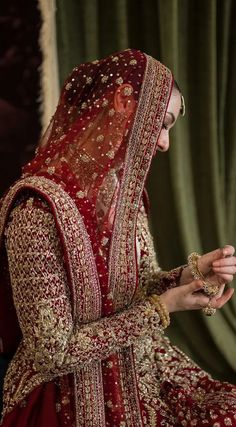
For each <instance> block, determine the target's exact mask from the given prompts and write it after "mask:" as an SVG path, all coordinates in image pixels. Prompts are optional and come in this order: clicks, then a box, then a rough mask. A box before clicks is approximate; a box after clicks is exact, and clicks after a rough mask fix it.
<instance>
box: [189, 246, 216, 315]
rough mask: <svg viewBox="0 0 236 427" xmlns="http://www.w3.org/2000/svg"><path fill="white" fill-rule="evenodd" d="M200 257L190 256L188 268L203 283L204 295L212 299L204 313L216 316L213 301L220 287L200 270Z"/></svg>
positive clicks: (196, 255) (196, 254)
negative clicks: (208, 279) (209, 280)
mask: <svg viewBox="0 0 236 427" xmlns="http://www.w3.org/2000/svg"><path fill="white" fill-rule="evenodd" d="M200 257H201V255H199V254H198V253H197V252H192V253H191V254H190V255H189V256H188V266H189V268H190V271H191V273H192V275H193V277H194V279H196V280H201V281H202V283H203V290H204V293H205V294H206V295H207V296H208V297H209V298H210V301H209V303H208V304H207V306H206V307H205V308H203V309H202V311H203V313H204V314H206V315H207V316H212V314H215V312H216V309H215V308H213V307H212V306H211V299H212V297H214V296H215V295H217V293H218V291H219V286H218V285H216V284H214V283H210V282H208V281H207V280H206V278H205V277H204V275H203V274H202V272H201V271H200V270H199V267H198V260H199V258H200Z"/></svg>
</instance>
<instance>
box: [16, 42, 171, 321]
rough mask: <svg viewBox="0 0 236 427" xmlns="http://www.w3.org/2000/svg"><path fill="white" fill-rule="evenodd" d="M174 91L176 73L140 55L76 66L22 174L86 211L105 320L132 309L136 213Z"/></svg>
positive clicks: (130, 53)
mask: <svg viewBox="0 0 236 427" xmlns="http://www.w3.org/2000/svg"><path fill="white" fill-rule="evenodd" d="M123 84H129V85H131V86H132V89H131V90H130V91H129V90H128V93H127V97H130V98H133V99H134V100H135V109H134V112H133V114H131V115H130V116H127V115H125V114H123V113H119V112H116V110H115V108H114V94H115V91H116V90H117V88H119V87H121V88H122V87H123ZM171 87H172V75H171V73H170V71H169V70H168V69H167V68H166V67H165V66H163V65H162V64H161V63H160V62H158V61H156V60H155V59H153V58H151V57H150V56H147V55H145V54H144V53H142V52H140V51H137V50H132V49H127V50H125V51H123V52H120V53H117V54H114V55H111V56H109V57H108V58H105V59H102V60H100V61H94V62H91V63H86V64H82V65H80V66H79V67H76V68H75V69H74V70H73V72H72V74H71V75H70V76H69V78H68V79H67V81H66V83H65V85H64V88H63V90H62V93H61V97H60V101H59V104H58V107H57V110H56V113H55V115H54V116H53V118H52V120H51V123H50V125H49V128H48V130H47V132H46V134H45V136H44V138H43V139H42V141H41V145H40V148H39V149H38V152H37V154H36V156H35V158H34V159H33V160H32V162H30V163H29V164H28V165H27V166H26V167H25V168H24V172H25V175H27V176H28V175H32V174H37V175H44V176H47V177H49V178H50V179H53V178H55V180H56V181H57V182H63V185H64V188H65V190H66V191H68V193H69V194H70V196H71V197H72V198H73V200H74V201H75V203H76V205H77V207H78V209H79V210H80V211H81V210H83V207H84V209H85V210H84V221H85V226H86V229H87V231H88V234H89V235H90V236H92V239H91V240H92V244H93V249H94V254H95V256H96V258H97V266H98V269H99V265H102V267H101V270H102V271H99V273H100V278H101V285H102V287H103V292H102V293H103V295H104V297H103V298H104V301H103V308H102V312H103V315H107V314H110V313H112V312H113V311H114V310H117V309H121V308H123V307H124V306H125V305H129V304H130V303H131V300H132V297H133V295H134V292H135V289H136V284H137V265H136V253H135V252H136V249H135V229H136V220H137V213H138V209H139V205H140V200H141V197H142V194H143V190H144V184H145V180H146V177H147V173H148V170H149V168H150V163H151V160H152V157H153V153H154V151H155V148H156V143H157V140H158V136H159V133H160V131H161V127H162V123H163V119H164V115H165V111H166V108H167V105H168V100H169V96H170V92H171ZM124 90H125V89H124ZM126 90H127V88H126ZM104 269H105V270H106V271H104Z"/></svg>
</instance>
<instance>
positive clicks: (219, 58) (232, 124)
mask: <svg viewBox="0 0 236 427" xmlns="http://www.w3.org/2000/svg"><path fill="white" fill-rule="evenodd" d="M235 22H236V2H235V1H233V0H232V1H231V0H224V1H223V0H219V1H217V0H140V1H136V0H112V1H110V0H98V1H96V0H67V1H65V0H57V37H58V55H59V66H60V68H59V70H60V77H61V81H63V79H64V78H65V77H66V75H67V74H68V73H69V72H70V70H71V69H72V67H74V66H75V65H76V64H78V63H81V62H83V61H87V60H91V59H93V60H94V59H96V58H101V57H103V56H106V55H107V54H110V53H112V52H114V51H118V50H121V49H125V48H127V47H134V48H138V49H141V50H143V51H145V52H146V53H148V54H151V55H152V56H154V57H156V58H158V59H160V60H161V61H162V62H163V63H165V64H166V65H167V66H169V68H171V70H172V71H173V72H174V75H175V78H176V79H177V81H178V83H179V85H180V87H181V89H182V92H183V94H184V95H185V99H186V106H187V113H186V116H185V117H184V118H180V119H179V122H178V123H177V125H176V127H175V129H174V130H173V133H172V135H171V140H172V142H171V148H170V151H169V153H168V154H158V156H157V158H155V160H154V162H153V167H152V171H151V174H150V178H149V183H148V186H149V194H150V199H151V211H152V224H153V232H154V235H155V238H156V246H157V251H158V256H159V261H160V264H161V266H162V267H163V268H164V269H170V268H173V267H174V266H177V265H180V264H183V263H185V260H186V257H187V254H188V253H190V252H191V251H193V250H196V251H199V252H201V253H203V252H207V251H210V250H213V249H215V248H217V247H219V246H222V245H224V244H226V243H231V244H236V218H235V213H236V195H235V186H236V120H235V113H236V107H235V99H236V79H235V77H234V76H235V70H236V31H235V28H234V27H235ZM235 315H236V299H235V298H234V299H233V300H232V301H230V302H229V303H228V304H227V305H226V307H224V308H223V309H222V310H221V311H218V312H217V314H216V315H215V316H214V317H212V318H210V319H208V318H206V317H204V316H203V315H202V314H201V313H199V312H186V313H179V314H178V315H174V316H173V322H172V326H171V328H170V330H169V334H170V336H171V339H172V341H174V342H175V343H176V344H177V345H178V346H180V347H181V348H182V349H183V350H184V351H186V352H187V353H188V354H189V355H190V356H191V357H192V358H193V359H195V360H196V361H197V362H198V363H199V364H200V365H201V366H202V367H203V368H204V369H206V370H208V371H210V372H211V373H212V374H213V375H214V376H215V377H218V378H220V379H228V380H229V381H231V382H236V345H235V338H236V320H235Z"/></svg>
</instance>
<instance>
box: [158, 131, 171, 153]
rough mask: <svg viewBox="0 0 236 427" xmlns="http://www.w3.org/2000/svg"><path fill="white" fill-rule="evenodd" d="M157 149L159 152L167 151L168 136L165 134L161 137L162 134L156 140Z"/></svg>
mask: <svg viewBox="0 0 236 427" xmlns="http://www.w3.org/2000/svg"><path fill="white" fill-rule="evenodd" d="M157 147H158V150H159V151H162V152H165V151H168V149H169V134H168V133H167V132H165V134H164V135H163V134H162V132H161V134H160V136H159V138H158V142H157Z"/></svg>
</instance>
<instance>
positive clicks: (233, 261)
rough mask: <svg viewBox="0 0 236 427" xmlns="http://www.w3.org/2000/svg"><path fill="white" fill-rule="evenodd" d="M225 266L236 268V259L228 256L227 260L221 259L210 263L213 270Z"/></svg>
mask: <svg viewBox="0 0 236 427" xmlns="http://www.w3.org/2000/svg"><path fill="white" fill-rule="evenodd" d="M226 266H236V257H235V256H230V257H227V258H221V259H218V260H217V261H213V263H212V267H213V268H217V267H226Z"/></svg>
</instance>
